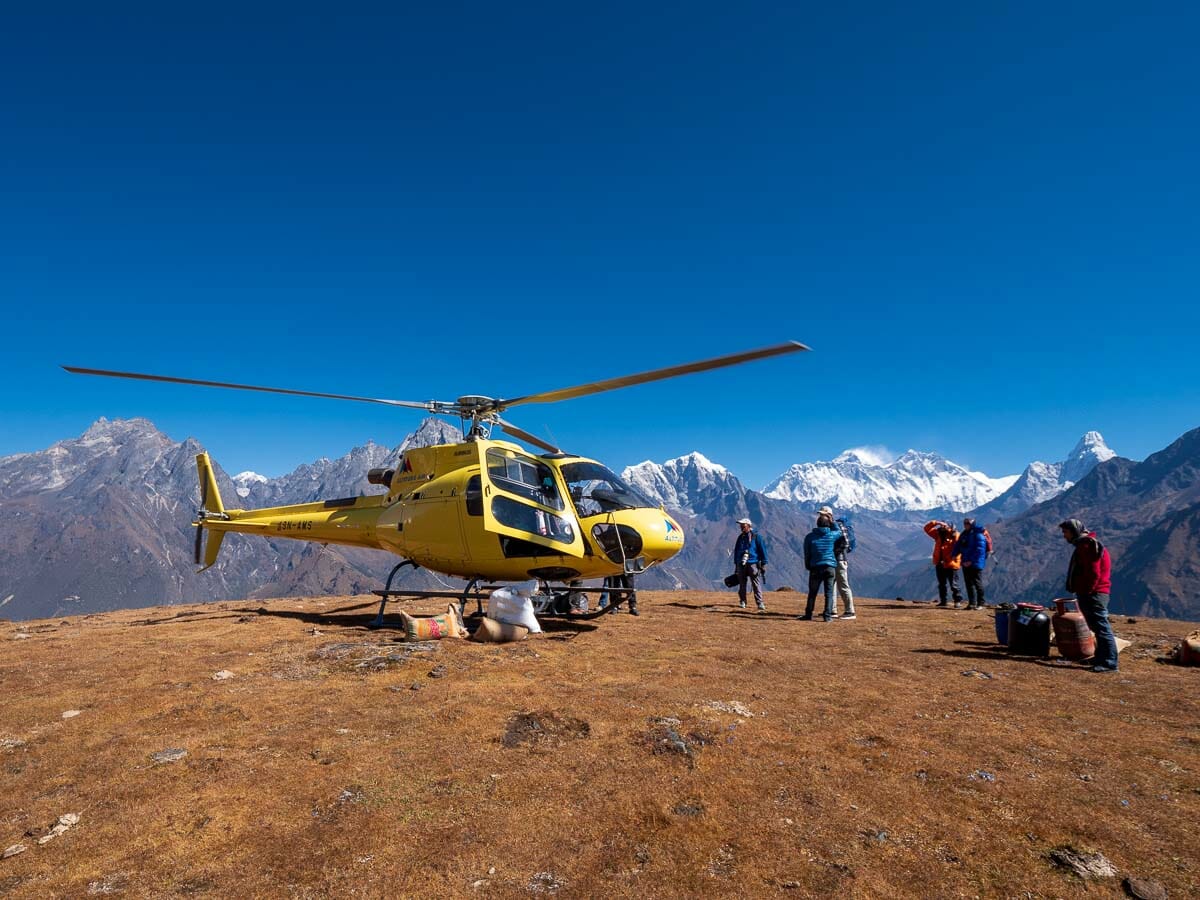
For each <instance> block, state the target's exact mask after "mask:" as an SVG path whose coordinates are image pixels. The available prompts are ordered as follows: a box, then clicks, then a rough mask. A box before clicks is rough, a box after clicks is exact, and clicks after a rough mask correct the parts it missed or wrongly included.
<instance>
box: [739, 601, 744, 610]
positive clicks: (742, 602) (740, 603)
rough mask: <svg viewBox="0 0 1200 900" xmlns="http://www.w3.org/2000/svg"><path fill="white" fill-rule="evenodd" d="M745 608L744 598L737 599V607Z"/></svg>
mask: <svg viewBox="0 0 1200 900" xmlns="http://www.w3.org/2000/svg"><path fill="white" fill-rule="evenodd" d="M745 608H746V601H745V600H739V601H738V609H745Z"/></svg>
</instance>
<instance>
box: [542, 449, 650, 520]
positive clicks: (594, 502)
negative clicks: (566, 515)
mask: <svg viewBox="0 0 1200 900" xmlns="http://www.w3.org/2000/svg"><path fill="white" fill-rule="evenodd" d="M562 474H563V480H565V481H566V482H567V488H568V489H569V490H570V492H571V499H572V500H573V501H574V502H575V509H576V510H577V511H578V512H579V515H580V516H594V515H598V514H599V513H605V512H612V511H613V510H617V509H638V508H649V509H657V508H658V504H657V503H654V502H653V501H651V500H650V499H648V498H647V497H645V496H644V495H642V494H640V493H638V491H637V490H636V489H635V488H634V487H633V486H632V485H631V484H629V482H627V481H624V480H623V479H622V478H621V477H620V476H619V475H617V474H615V473H614V472H612V471H611V470H610V469H608V468H607V467H605V466H602V465H600V463H596V462H573V463H566V464H565V465H563V466H562Z"/></svg>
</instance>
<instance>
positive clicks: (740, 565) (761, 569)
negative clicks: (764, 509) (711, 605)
mask: <svg viewBox="0 0 1200 900" xmlns="http://www.w3.org/2000/svg"><path fill="white" fill-rule="evenodd" d="M738 528H740V529H741V531H740V533H739V534H738V537H737V542H736V543H734V545H733V563H734V565H735V566H737V576H738V606H740V607H741V608H742V609H745V608H746V582H750V587H751V589H752V590H753V592H754V604H755V606H757V607H758V611H759V612H766V611H767V606H766V604H765V603H763V595H762V581H763V579H764V578H765V577H766V574H767V548H766V547H764V546H763V541H762V538H761V537H759V536H758V535H757V534H756V533H755V531H754V523H753V522H751V521H750V520H749V519H738Z"/></svg>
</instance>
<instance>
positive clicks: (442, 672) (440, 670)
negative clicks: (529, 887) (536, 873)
mask: <svg viewBox="0 0 1200 900" xmlns="http://www.w3.org/2000/svg"><path fill="white" fill-rule="evenodd" d="M449 674H450V670H449V669H447V668H446V667H445V666H440V665H439V666H434V667H433V668H432V669H430V670H429V677H430V678H445V677H446V676H447V675H449ZM555 890H557V888H556V889H555Z"/></svg>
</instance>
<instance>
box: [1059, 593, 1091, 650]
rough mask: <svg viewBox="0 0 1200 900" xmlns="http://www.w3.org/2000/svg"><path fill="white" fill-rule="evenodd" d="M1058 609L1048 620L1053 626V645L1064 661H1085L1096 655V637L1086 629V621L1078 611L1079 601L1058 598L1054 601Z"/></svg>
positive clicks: (1070, 598) (1069, 598)
mask: <svg viewBox="0 0 1200 900" xmlns="http://www.w3.org/2000/svg"><path fill="white" fill-rule="evenodd" d="M1054 604H1055V606H1057V607H1058V612H1056V613H1055V614H1054V615H1053V616H1052V617H1051V619H1050V621H1051V624H1052V625H1053V626H1054V643H1056V644H1057V645H1058V652H1059V653H1061V654H1062V656H1063V658H1064V659H1087V658H1088V657H1089V656H1094V655H1095V653H1096V636H1095V635H1094V634H1092V630H1091V629H1090V628H1088V623H1087V619H1085V618H1084V616H1083V613H1081V612H1080V611H1079V601H1077V600H1075V599H1074V598H1072V597H1060V598H1058V599H1057V600H1055V601H1054Z"/></svg>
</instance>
